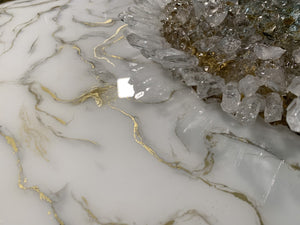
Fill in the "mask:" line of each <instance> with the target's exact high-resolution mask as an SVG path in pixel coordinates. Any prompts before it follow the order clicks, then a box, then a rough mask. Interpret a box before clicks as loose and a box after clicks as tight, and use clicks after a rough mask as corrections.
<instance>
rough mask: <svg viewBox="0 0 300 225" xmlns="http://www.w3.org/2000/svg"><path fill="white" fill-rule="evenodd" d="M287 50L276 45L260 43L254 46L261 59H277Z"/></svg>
mask: <svg viewBox="0 0 300 225" xmlns="http://www.w3.org/2000/svg"><path fill="white" fill-rule="evenodd" d="M285 52H286V50H284V49H282V48H280V47H276V46H266V45H263V44H258V45H256V46H255V47H254V53H255V55H256V56H257V58H259V59H261V60H268V59H272V60H276V59H279V58H280V57H281V56H282V55H283V54H284V53H285Z"/></svg>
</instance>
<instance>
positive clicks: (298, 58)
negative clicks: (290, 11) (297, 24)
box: [293, 17, 300, 64]
mask: <svg viewBox="0 0 300 225" xmlns="http://www.w3.org/2000/svg"><path fill="white" fill-rule="evenodd" d="M299 18H300V17H299ZM293 57H294V60H295V63H298V64H300V48H298V49H297V50H294V51H293Z"/></svg>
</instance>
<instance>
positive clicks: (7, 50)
mask: <svg viewBox="0 0 300 225" xmlns="http://www.w3.org/2000/svg"><path fill="white" fill-rule="evenodd" d="M60 7H61V6H54V7H52V8H50V9H48V10H46V11H43V12H39V13H37V14H36V16H35V17H33V18H32V19H30V20H28V21H27V22H25V23H23V24H19V25H17V26H16V27H15V28H14V29H13V31H15V30H17V27H18V26H21V25H23V26H22V27H21V28H20V29H18V31H17V33H16V35H15V36H14V38H13V40H12V42H11V45H10V46H9V47H8V49H6V50H5V51H3V52H2V53H1V54H0V56H2V55H4V54H5V53H7V52H9V51H10V50H11V49H12V48H13V46H14V44H15V42H16V40H17V38H18V37H19V35H20V34H21V33H22V31H23V30H24V29H25V28H26V27H28V26H30V25H31V24H33V23H35V22H36V21H38V20H39V18H40V16H41V15H43V14H45V13H48V12H51V11H53V10H56V9H59V8H60Z"/></svg>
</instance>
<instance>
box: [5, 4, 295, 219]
mask: <svg viewBox="0 0 300 225" xmlns="http://www.w3.org/2000/svg"><path fill="white" fill-rule="evenodd" d="M134 4H135V3H134V1H133V0H124V1H117V0H49V1H46V0H44V1H41V0H33V1H11V2H7V3H4V4H2V5H0V7H1V14H0V68H1V71H0V79H1V80H0V109H1V110H0V135H1V136H0V180H1V185H0V199H1V201H0V224H1V225H2V224H3V225H19V224H20V225H21V224H22V225H40V224H43V225H52V224H60V225H62V224H65V225H68V224H72V225H82V224H129V225H134V224H137V225H146V224H147V225H157V224H162V225H173V224H179V225H187V224H189V225H196V224H197V225H198V224H201V225H235V224H243V225H254V224H255V225H256V224H257V225H263V224H264V225H282V224H287V225H298V224H299V221H300V214H299V208H300V191H299V190H300V167H299V163H300V151H299V143H300V137H299V136H298V135H296V134H294V133H292V132H290V131H289V130H288V128H286V127H281V126H279V127H272V126H270V125H267V124H265V123H264V122H263V121H261V120H258V121H257V122H256V123H255V124H253V125H251V126H249V127H243V126H242V125H240V124H238V123H237V122H236V121H235V120H234V119H233V118H231V117H229V116H228V115H225V114H224V113H222V110H221V108H220V107H219V106H217V105H214V104H210V105H206V104H205V103H204V102H202V101H201V100H200V99H199V98H198V97H197V94H196V93H194V91H193V90H191V89H189V88H187V87H185V86H183V85H182V84H181V83H180V82H178V81H176V80H173V79H172V78H171V76H168V75H169V73H170V72H169V71H167V70H165V69H163V68H162V67H161V66H160V65H159V64H156V63H154V62H152V61H150V60H148V59H145V58H144V57H143V56H141V54H140V53H139V51H138V50H136V49H134V48H133V47H131V46H130V45H129V44H128V43H127V40H126V39H125V38H124V36H123V32H124V31H125V30H126V25H125V24H124V23H122V22H121V21H120V20H119V18H118V15H119V13H120V12H122V11H124V10H126V9H127V8H128V7H129V6H133V5H134Z"/></svg>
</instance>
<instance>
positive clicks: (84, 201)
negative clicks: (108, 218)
mask: <svg viewBox="0 0 300 225" xmlns="http://www.w3.org/2000/svg"><path fill="white" fill-rule="evenodd" d="M72 197H73V199H74V200H75V201H76V202H77V203H78V204H79V205H80V206H81V208H82V209H83V210H84V211H85V212H86V214H87V215H88V217H89V218H90V219H91V220H92V222H94V223H96V224H100V225H127V224H125V223H114V222H108V223H103V222H101V221H100V220H99V219H98V217H97V216H95V214H94V213H93V212H92V210H91V209H90V208H89V207H88V201H87V199H86V198H85V197H84V196H82V197H81V199H82V201H80V200H78V199H76V198H75V196H74V195H72Z"/></svg>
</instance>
